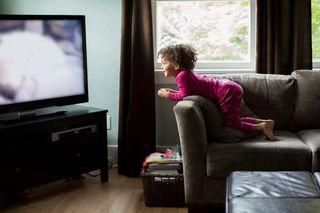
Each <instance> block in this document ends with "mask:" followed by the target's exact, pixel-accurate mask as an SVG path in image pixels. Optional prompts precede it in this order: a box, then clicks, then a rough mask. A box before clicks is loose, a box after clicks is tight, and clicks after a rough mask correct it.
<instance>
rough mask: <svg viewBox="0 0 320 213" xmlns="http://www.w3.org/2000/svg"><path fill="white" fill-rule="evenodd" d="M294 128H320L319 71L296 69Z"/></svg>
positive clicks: (293, 74)
mask: <svg viewBox="0 0 320 213" xmlns="http://www.w3.org/2000/svg"><path fill="white" fill-rule="evenodd" d="M292 76H293V77H294V78H295V79H296V82H297V83H296V87H295V95H296V111H295V114H294V122H293V123H294V128H295V130H303V129H318V128H320V71H313V70H297V71H295V72H293V73H292Z"/></svg>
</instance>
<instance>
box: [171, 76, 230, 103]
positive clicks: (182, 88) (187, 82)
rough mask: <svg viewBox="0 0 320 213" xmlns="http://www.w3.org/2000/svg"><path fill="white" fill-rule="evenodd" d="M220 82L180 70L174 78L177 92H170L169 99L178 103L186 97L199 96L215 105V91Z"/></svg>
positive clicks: (216, 100)
mask: <svg viewBox="0 0 320 213" xmlns="http://www.w3.org/2000/svg"><path fill="white" fill-rule="evenodd" d="M221 81H224V80H218V79H215V78H208V77H206V76H204V75H197V74H195V73H194V72H192V71H186V70H182V71H180V72H179V73H178V75H177V77H176V83H177V86H178V88H179V92H176V93H174V92H170V93H169V99H170V100H172V101H180V100H182V99H183V98H184V97H186V96H188V95H200V96H203V97H205V98H207V99H210V100H211V101H213V102H214V103H217V102H218V99H217V94H216V91H218V88H219V87H220V86H221Z"/></svg>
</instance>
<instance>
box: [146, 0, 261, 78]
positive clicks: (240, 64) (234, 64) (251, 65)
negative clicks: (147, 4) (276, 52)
mask: <svg viewBox="0 0 320 213" xmlns="http://www.w3.org/2000/svg"><path fill="white" fill-rule="evenodd" d="M160 1H196V0H151V3H152V4H151V5H152V23H153V32H154V33H153V46H154V65H155V71H161V63H159V62H158V61H157V56H158V55H157V23H156V18H157V8H156V3H157V2H160ZM249 31H250V32H249V37H250V38H249V54H250V56H249V61H223V62H222V61H221V62H211V63H201V62H199V61H198V63H197V64H196V67H195V70H196V71H197V72H198V73H225V72H228V73H231V72H235V73H242V72H246V73H247V72H254V70H255V58H256V45H255V44H256V0H250V28H249Z"/></svg>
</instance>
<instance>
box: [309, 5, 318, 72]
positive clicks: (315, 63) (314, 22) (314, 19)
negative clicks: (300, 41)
mask: <svg viewBox="0 0 320 213" xmlns="http://www.w3.org/2000/svg"><path fill="white" fill-rule="evenodd" d="M311 7H312V61H313V68H320V0H312V2H311Z"/></svg>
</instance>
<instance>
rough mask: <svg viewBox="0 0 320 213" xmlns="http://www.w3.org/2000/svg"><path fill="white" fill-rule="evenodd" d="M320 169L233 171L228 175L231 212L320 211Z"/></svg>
mask: <svg viewBox="0 0 320 213" xmlns="http://www.w3.org/2000/svg"><path fill="white" fill-rule="evenodd" d="M319 181H320V173H315V174H312V173H310V172H305V171H277V172H264V171H263V172H262V171H260V172H258V171H257V172H249V171H248V172H247V171H236V172H232V173H231V174H230V175H229V177H228V179H227V193H226V211H227V212H228V213H240V212H243V213H244V212H246V213H250V212H252V213H256V212H259V213H263V212H272V213H275V212H282V213H283V212H288V213H289V212H290V213H293V212H296V213H301V212H304V213H316V212H320V190H319V186H320V182H319Z"/></svg>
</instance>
